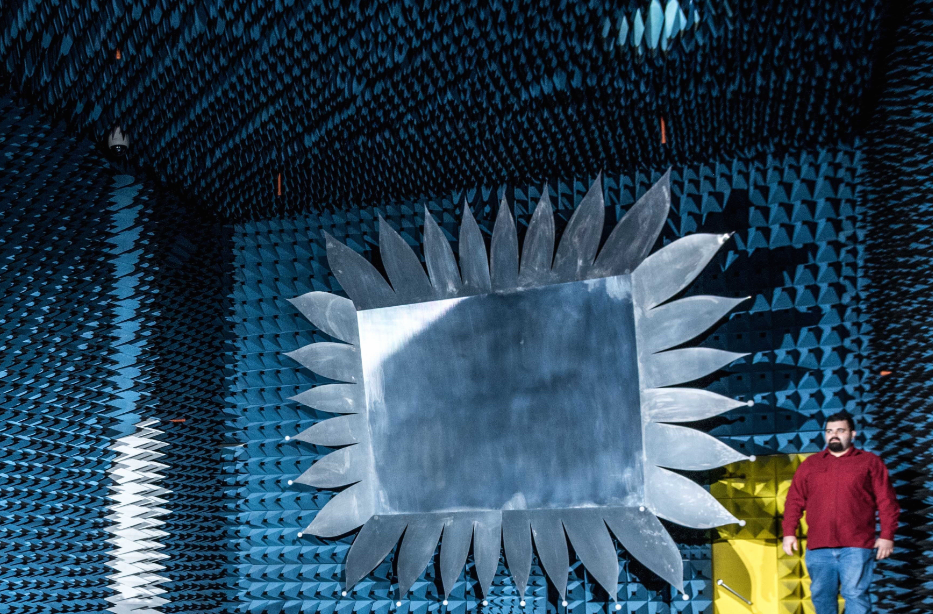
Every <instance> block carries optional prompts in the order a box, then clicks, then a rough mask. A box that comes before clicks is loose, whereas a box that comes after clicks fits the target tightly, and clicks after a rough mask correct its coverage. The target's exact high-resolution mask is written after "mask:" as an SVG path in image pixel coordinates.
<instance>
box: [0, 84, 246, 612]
mask: <svg viewBox="0 0 933 614" xmlns="http://www.w3.org/2000/svg"><path fill="white" fill-rule="evenodd" d="M0 210H2V216H0V272H2V273H0V274H2V288H3V292H2V295H0V305H2V308H0V309H2V315H0V330H2V331H3V332H2V341H0V348H2V354H0V381H2V387H0V446H2V453H0V509H2V510H3V518H4V521H3V523H2V527H0V538H2V539H0V542H2V545H0V611H3V612H11V613H14V612H22V613H23V614H27V613H28V614H38V613H44V612H102V611H105V610H106V609H107V608H111V607H117V606H118V605H120V604H121V603H122V604H123V605H124V607H128V606H127V604H128V603H130V602H132V603H135V604H136V605H139V604H150V605H159V606H160V610H161V611H162V612H186V613H187V612H196V611H204V610H207V611H219V608H220V607H221V605H222V603H223V601H224V598H225V596H224V592H223V590H224V587H225V586H226V584H225V574H226V568H225V566H224V563H225V560H226V559H225V554H224V544H225V541H224V538H225V536H224V525H223V523H222V517H223V516H222V508H221V501H222V489H221V487H220V486H221V485H220V482H219V480H218V477H219V472H220V467H221V462H220V458H221V452H222V449H221V448H220V446H221V445H222V443H223V428H222V424H223V421H222V411H223V397H224V394H223V390H224V374H223V369H224V362H223V356H224V351H225V345H224V343H225V341H224V339H225V334H226V333H225V331H226V330H227V327H228V323H227V322H226V320H225V316H226V309H227V306H226V303H225V299H224V296H225V294H226V288H227V286H228V283H227V281H226V280H227V271H226V268H225V265H224V264H223V262H224V258H228V257H229V248H228V246H227V245H226V243H225V236H226V235H225V234H224V233H223V232H222V231H221V229H220V227H218V226H217V225H212V224H211V223H208V222H206V221H203V220H201V219H200V218H199V217H198V216H197V215H194V214H192V213H191V212H190V208H188V207H185V206H183V205H182V204H181V203H180V201H179V200H178V199H177V198H174V197H170V196H167V195H166V194H164V193H163V192H162V191H160V190H159V189H158V188H157V187H156V186H154V185H153V184H151V183H149V182H144V181H137V180H134V179H133V177H131V176H129V175H127V174H125V173H123V172H121V171H120V170H119V169H118V168H116V167H114V166H113V165H112V164H110V163H109V162H108V161H107V160H106V159H104V158H103V157H102V156H101V155H100V154H99V152H98V150H97V148H96V147H94V146H93V144H91V143H88V142H87V141H82V140H76V139H74V138H73V137H72V136H69V134H68V131H67V129H66V127H65V126H64V125H63V124H61V123H54V122H52V123H50V122H48V121H47V120H46V119H44V118H43V117H41V116H40V115H39V114H37V113H36V112H33V111H30V110H28V106H27V105H26V104H24V103H23V102H21V101H18V100H15V99H13V98H10V97H2V98H0ZM182 419H184V422H180V421H179V422H172V420H182ZM153 420H155V421H157V422H152V421H153ZM141 424H146V426H137V425H141ZM152 429H155V430H152Z"/></svg>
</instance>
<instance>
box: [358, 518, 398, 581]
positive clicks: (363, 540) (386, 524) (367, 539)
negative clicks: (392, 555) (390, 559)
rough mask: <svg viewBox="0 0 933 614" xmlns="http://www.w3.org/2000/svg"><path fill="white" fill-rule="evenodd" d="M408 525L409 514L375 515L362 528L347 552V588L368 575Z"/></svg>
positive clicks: (386, 554) (393, 545) (390, 549)
mask: <svg viewBox="0 0 933 614" xmlns="http://www.w3.org/2000/svg"><path fill="white" fill-rule="evenodd" d="M407 526H408V516H404V515H401V516H373V517H372V518H370V519H369V520H368V521H367V522H366V524H365V525H363V528H362V529H360V532H359V534H358V535H357V536H356V539H354V540H353V545H352V546H350V552H348V553H347V565H346V571H345V573H346V588H347V590H350V589H351V588H353V585H355V584H356V583H357V582H359V581H360V580H362V579H363V578H364V577H366V576H367V575H368V574H369V572H371V571H372V570H373V569H375V568H376V567H377V566H378V565H379V563H381V562H382V561H383V559H385V558H386V556H388V554H389V552H391V551H392V548H394V547H395V545H396V544H397V543H398V540H399V538H400V537H401V536H402V531H404V530H405V527H407Z"/></svg>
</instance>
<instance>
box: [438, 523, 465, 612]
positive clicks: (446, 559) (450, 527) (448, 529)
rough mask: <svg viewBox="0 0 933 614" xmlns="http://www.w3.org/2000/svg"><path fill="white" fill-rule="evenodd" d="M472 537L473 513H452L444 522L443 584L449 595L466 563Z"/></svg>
mask: <svg viewBox="0 0 933 614" xmlns="http://www.w3.org/2000/svg"><path fill="white" fill-rule="evenodd" d="M472 537H473V517H472V515H471V514H452V515H451V516H450V517H449V518H447V520H446V522H445V523H444V537H443V538H442V540H441V585H442V586H443V587H444V595H445V596H447V597H449V596H450V592H451V591H452V590H453V588H454V584H455V583H456V582H457V578H459V577H460V572H461V571H463V566H464V565H465V564H466V559H467V555H468V554H469V553H470V540H471V539H472Z"/></svg>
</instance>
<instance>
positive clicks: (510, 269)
mask: <svg viewBox="0 0 933 614" xmlns="http://www.w3.org/2000/svg"><path fill="white" fill-rule="evenodd" d="M489 274H490V277H491V278H492V287H493V289H494V290H509V289H512V288H514V287H515V286H516V284H517V283H518V234H517V232H516V230H515V221H514V220H513V219H512V212H511V211H509V204H508V203H507V202H506V201H505V198H503V199H502V203H501V204H500V205H499V215H498V216H497V217H496V225H495V226H494V227H493V229H492V245H491V247H490V254H489Z"/></svg>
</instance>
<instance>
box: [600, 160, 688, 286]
mask: <svg viewBox="0 0 933 614" xmlns="http://www.w3.org/2000/svg"><path fill="white" fill-rule="evenodd" d="M670 182H671V172H670V170H668V171H667V172H666V173H664V176H663V177H661V179H660V181H658V182H657V183H656V184H654V185H653V186H651V189H649V190H648V191H647V192H645V194H644V195H643V196H642V197H641V198H639V199H638V200H637V201H636V202H635V204H634V205H632V206H631V208H630V209H629V210H628V211H626V212H625V215H624V216H623V217H622V219H621V220H619V222H618V223H617V224H616V227H615V228H613V229H612V232H611V233H610V234H609V238H608V239H606V244H605V245H604V246H603V248H602V250H600V252H599V256H598V257H597V258H596V264H594V265H593V268H592V269H591V271H590V274H589V277H591V278H595V277H609V276H610V275H624V274H625V273H631V272H632V271H634V270H635V268H636V267H637V266H638V265H639V264H641V262H642V260H644V259H645V257H647V256H648V254H649V253H650V252H651V247H652V246H653V245H654V244H655V242H656V241H657V240H658V235H660V234H661V230H662V229H663V228H664V222H665V221H666V220H667V214H668V211H670V208H671V185H670Z"/></svg>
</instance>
